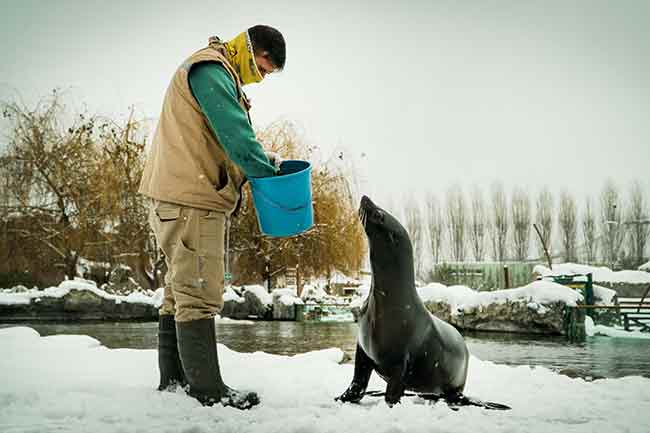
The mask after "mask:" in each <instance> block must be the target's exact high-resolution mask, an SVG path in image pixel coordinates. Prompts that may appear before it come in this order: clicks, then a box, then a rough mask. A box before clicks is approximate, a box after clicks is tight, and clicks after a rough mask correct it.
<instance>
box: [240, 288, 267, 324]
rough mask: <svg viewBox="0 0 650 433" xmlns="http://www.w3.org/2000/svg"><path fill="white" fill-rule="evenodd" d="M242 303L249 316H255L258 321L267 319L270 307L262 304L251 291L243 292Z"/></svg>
mask: <svg viewBox="0 0 650 433" xmlns="http://www.w3.org/2000/svg"><path fill="white" fill-rule="evenodd" d="M244 301H245V302H246V309H247V310H248V315H249V316H256V317H258V318H260V319H264V318H267V315H270V314H271V306H270V305H267V304H265V303H264V302H262V300H261V299H260V298H259V297H258V296H257V294H256V293H255V292H254V291H252V290H246V291H244Z"/></svg>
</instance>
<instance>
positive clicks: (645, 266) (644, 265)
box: [639, 262, 650, 272]
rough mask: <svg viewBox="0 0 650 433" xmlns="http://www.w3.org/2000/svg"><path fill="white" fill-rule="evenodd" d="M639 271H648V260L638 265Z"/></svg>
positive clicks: (649, 263) (649, 269)
mask: <svg viewBox="0 0 650 433" xmlns="http://www.w3.org/2000/svg"><path fill="white" fill-rule="evenodd" d="M639 270H640V271H645V272H650V262H647V263H644V264H642V265H641V266H639Z"/></svg>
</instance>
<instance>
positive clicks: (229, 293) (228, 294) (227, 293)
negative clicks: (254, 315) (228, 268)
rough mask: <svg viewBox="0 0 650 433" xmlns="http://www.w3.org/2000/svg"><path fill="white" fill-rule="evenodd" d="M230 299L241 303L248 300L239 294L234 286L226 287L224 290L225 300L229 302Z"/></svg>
mask: <svg viewBox="0 0 650 433" xmlns="http://www.w3.org/2000/svg"><path fill="white" fill-rule="evenodd" d="M228 301H235V302H237V303H239V304H241V303H244V302H246V300H245V299H244V298H242V297H241V296H239V295H238V294H237V293H236V292H235V291H234V290H233V289H232V287H226V289H225V290H224V292H223V302H228Z"/></svg>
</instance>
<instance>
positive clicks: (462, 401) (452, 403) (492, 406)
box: [364, 391, 512, 410]
mask: <svg viewBox="0 0 650 433" xmlns="http://www.w3.org/2000/svg"><path fill="white" fill-rule="evenodd" d="M364 395H367V396H370V397H383V396H384V395H386V393H385V392H384V391H366V392H365V393H364ZM403 396H404V397H420V398H422V399H424V400H428V401H432V402H437V401H440V400H442V401H444V402H445V403H447V405H448V406H449V408H450V409H452V410H458V409H459V408H460V407H461V406H478V407H482V408H484V409H489V410H510V409H512V408H511V407H510V406H508V405H505V404H501V403H495V402H493V401H483V400H479V399H478V398H474V397H467V396H466V395H463V394H458V395H455V396H453V397H451V396H447V397H441V396H440V395H439V394H429V393H414V392H405V393H404V394H403Z"/></svg>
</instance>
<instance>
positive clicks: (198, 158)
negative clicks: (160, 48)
mask: <svg viewBox="0 0 650 433" xmlns="http://www.w3.org/2000/svg"><path fill="white" fill-rule="evenodd" d="M205 61H211V62H218V63H220V64H221V65H223V66H224V67H225V68H226V70H227V71H228V72H229V74H230V75H231V76H232V78H233V80H234V82H235V83H236V87H237V94H238V96H239V102H240V104H241V106H242V108H243V109H244V110H245V111H246V113H248V109H249V108H250V105H249V103H248V100H247V99H246V96H245V95H244V93H243V91H242V89H241V85H240V81H239V77H238V75H237V73H236V72H235V70H234V69H233V67H232V66H231V65H230V63H229V62H228V60H227V58H226V56H225V51H224V48H223V45H221V44H218V43H214V44H211V45H210V46H208V47H207V48H204V49H202V50H199V51H197V52H196V53H194V54H192V55H191V56H190V57H189V58H188V59H187V60H186V61H185V62H184V63H183V64H182V65H181V66H180V67H179V68H178V70H177V71H176V73H175V74H174V76H173V78H172V81H171V83H170V84H169V87H168V88H167V93H166V94H165V100H164V102H163V107H162V113H161V114H160V119H159V121H158V126H157V128H156V133H155V135H154V138H153V142H152V145H151V149H150V151H149V154H148V157H147V162H146V164H145V167H144V172H143V173H142V180H141V181H140V189H139V191H138V192H140V193H141V194H144V195H146V196H148V197H151V198H153V199H156V200H161V201H166V202H171V203H177V204H180V205H185V206H190V207H195V208H200V209H208V210H216V211H219V212H224V213H226V214H230V213H232V212H233V211H234V210H235V207H236V206H237V204H238V202H239V199H240V197H241V187H242V185H243V184H244V182H245V177H244V175H243V173H242V172H241V170H240V169H239V168H238V167H237V166H236V165H235V164H234V163H233V162H232V161H231V160H230V159H229V158H228V156H227V155H226V153H225V151H224V149H223V147H222V146H221V144H220V143H219V140H217V137H216V136H215V135H214V133H213V132H212V130H211V129H210V124H209V123H208V119H207V118H206V117H205V116H204V114H203V112H202V111H201V107H200V106H199V104H198V103H197V102H196V99H195V98H194V96H193V95H192V91H191V89H190V85H189V80H188V72H189V70H190V68H191V66H192V65H193V64H195V63H200V62H205ZM249 121H250V118H249Z"/></svg>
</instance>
